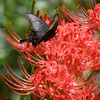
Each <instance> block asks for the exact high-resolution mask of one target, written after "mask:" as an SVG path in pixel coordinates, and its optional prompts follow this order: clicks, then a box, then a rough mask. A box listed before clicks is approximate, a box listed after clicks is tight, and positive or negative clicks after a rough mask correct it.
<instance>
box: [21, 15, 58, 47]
mask: <svg viewBox="0 0 100 100" xmlns="http://www.w3.org/2000/svg"><path fill="white" fill-rule="evenodd" d="M26 17H27V18H28V19H29V22H30V25H31V29H32V30H31V31H30V34H29V37H28V39H23V40H20V43H23V42H26V41H29V42H31V43H32V45H33V46H34V47H36V46H37V45H38V44H39V43H41V42H42V41H44V42H46V41H48V40H49V39H50V38H53V37H54V36H55V34H56V32H55V31H56V29H57V26H58V21H59V15H58V14H56V15H55V16H54V17H53V22H52V24H51V26H50V27H49V26H48V25H47V24H46V23H45V22H44V21H43V20H42V19H40V18H39V17H37V16H34V15H32V14H26Z"/></svg>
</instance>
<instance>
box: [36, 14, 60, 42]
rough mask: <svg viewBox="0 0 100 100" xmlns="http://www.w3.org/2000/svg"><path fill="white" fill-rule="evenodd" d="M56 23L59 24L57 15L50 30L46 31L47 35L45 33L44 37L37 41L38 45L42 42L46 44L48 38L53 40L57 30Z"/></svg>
mask: <svg viewBox="0 0 100 100" xmlns="http://www.w3.org/2000/svg"><path fill="white" fill-rule="evenodd" d="M58 23H59V15H58V14H55V15H54V17H53V21H52V24H51V26H50V28H49V29H48V31H47V33H45V34H44V36H43V37H42V38H41V39H40V40H39V41H38V44H39V43H40V42H42V41H44V42H46V41H48V40H49V39H50V38H53V37H54V36H55V34H56V32H55V31H56V29H57V26H58Z"/></svg>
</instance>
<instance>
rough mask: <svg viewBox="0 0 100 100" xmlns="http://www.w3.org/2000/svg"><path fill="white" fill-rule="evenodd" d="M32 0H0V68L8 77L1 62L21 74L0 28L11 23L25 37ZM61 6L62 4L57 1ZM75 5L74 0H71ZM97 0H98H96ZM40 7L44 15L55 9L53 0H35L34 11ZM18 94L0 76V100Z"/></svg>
mask: <svg viewBox="0 0 100 100" xmlns="http://www.w3.org/2000/svg"><path fill="white" fill-rule="evenodd" d="M56 1H57V0H56ZM63 1H64V2H66V4H67V6H69V9H73V6H71V0H63ZM81 1H82V4H83V5H84V7H85V8H86V9H88V8H89V4H88V0H81ZM32 2H33V0H0V70H1V71H2V72H3V73H4V75H6V76H7V77H8V74H7V72H6V71H5V69H4V66H3V63H5V62H7V63H8V64H9V66H10V67H11V68H12V69H13V70H14V71H15V72H16V73H17V74H18V75H20V76H22V74H21V71H20V70H19V67H18V63H17V58H18V56H20V55H19V53H18V52H17V51H16V50H14V49H13V48H12V47H11V45H10V44H9V43H8V42H7V41H6V40H5V38H4V36H3V35H2V33H1V29H2V28H4V27H5V25H7V26H9V23H10V22H11V23H12V26H13V28H14V29H15V31H16V32H17V33H18V35H19V36H20V37H21V38H25V34H27V33H28V29H29V23H28V21H27V18H26V17H25V13H31V9H32ZM57 2H58V4H59V5H60V6H61V5H62V4H61V3H60V2H59V0H58V1H57ZM73 2H74V3H75V5H76V6H77V3H76V0H73ZM97 2H100V0H98V1H97ZM38 9H40V11H41V14H42V15H44V13H45V11H47V12H48V13H49V15H50V17H51V18H52V17H53V15H54V12H55V11H56V10H57V5H56V3H55V0H37V1H36V5H35V13H36V11H37V10H38ZM19 99H20V96H19V95H17V94H15V93H14V92H12V91H11V90H10V89H9V87H8V86H7V85H6V84H5V83H4V82H3V81H2V80H1V78H0V100H19Z"/></svg>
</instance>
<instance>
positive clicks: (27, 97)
mask: <svg viewBox="0 0 100 100" xmlns="http://www.w3.org/2000/svg"><path fill="white" fill-rule="evenodd" d="M35 3H36V0H33V4H32V10H31V13H32V14H34V8H35ZM29 31H30V27H29ZM24 68H25V69H26V71H27V70H28V62H27V61H26V60H25V63H24ZM23 78H25V77H24V76H23ZM30 95H31V94H29V95H26V100H29V98H30ZM24 98H25V96H23V95H21V96H20V100H24Z"/></svg>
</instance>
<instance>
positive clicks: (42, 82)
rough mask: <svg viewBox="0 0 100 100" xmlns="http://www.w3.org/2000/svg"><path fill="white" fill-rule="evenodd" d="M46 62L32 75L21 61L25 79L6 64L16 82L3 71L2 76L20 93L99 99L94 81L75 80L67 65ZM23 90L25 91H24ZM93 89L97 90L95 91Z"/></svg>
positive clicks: (63, 98)
mask: <svg viewBox="0 0 100 100" xmlns="http://www.w3.org/2000/svg"><path fill="white" fill-rule="evenodd" d="M44 63H45V66H43V65H40V66H39V68H38V69H36V71H35V72H34V71H33V72H34V73H33V74H32V75H31V76H30V75H29V74H28V73H27V71H26V70H25V68H24V66H23V64H22V62H21V65H20V64H19V66H20V69H21V71H22V73H23V75H24V76H25V79H23V78H21V77H20V76H18V75H17V74H16V73H15V72H14V71H13V70H12V69H11V68H10V67H9V65H8V64H7V67H6V65H4V66H5V69H6V71H7V72H8V73H9V75H10V77H11V78H12V79H13V80H14V81H15V82H14V81H11V79H8V78H7V77H5V76H4V75H3V74H2V73H1V78H2V79H3V80H4V82H5V83H6V84H7V85H8V86H9V87H10V88H11V90H12V91H14V92H15V93H17V94H20V95H28V94H30V93H33V94H35V95H36V96H39V97H40V98H44V99H46V98H48V99H50V98H52V99H53V100H67V99H68V100H98V99H95V95H98V92H97V87H98V86H97V85H96V84H94V83H93V82H92V81H91V82H89V81H88V82H83V81H78V80H75V79H74V78H75V75H74V74H69V73H68V69H67V67H66V66H62V65H60V66H59V65H58V64H57V63H56V62H54V61H53V62H51V61H48V62H47V61H44ZM10 71H11V72H10ZM90 84H91V85H90ZM21 91H24V93H23V92H21ZM93 91H95V92H94V93H93ZM98 96H99V95H98ZM98 96H97V98H98Z"/></svg>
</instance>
